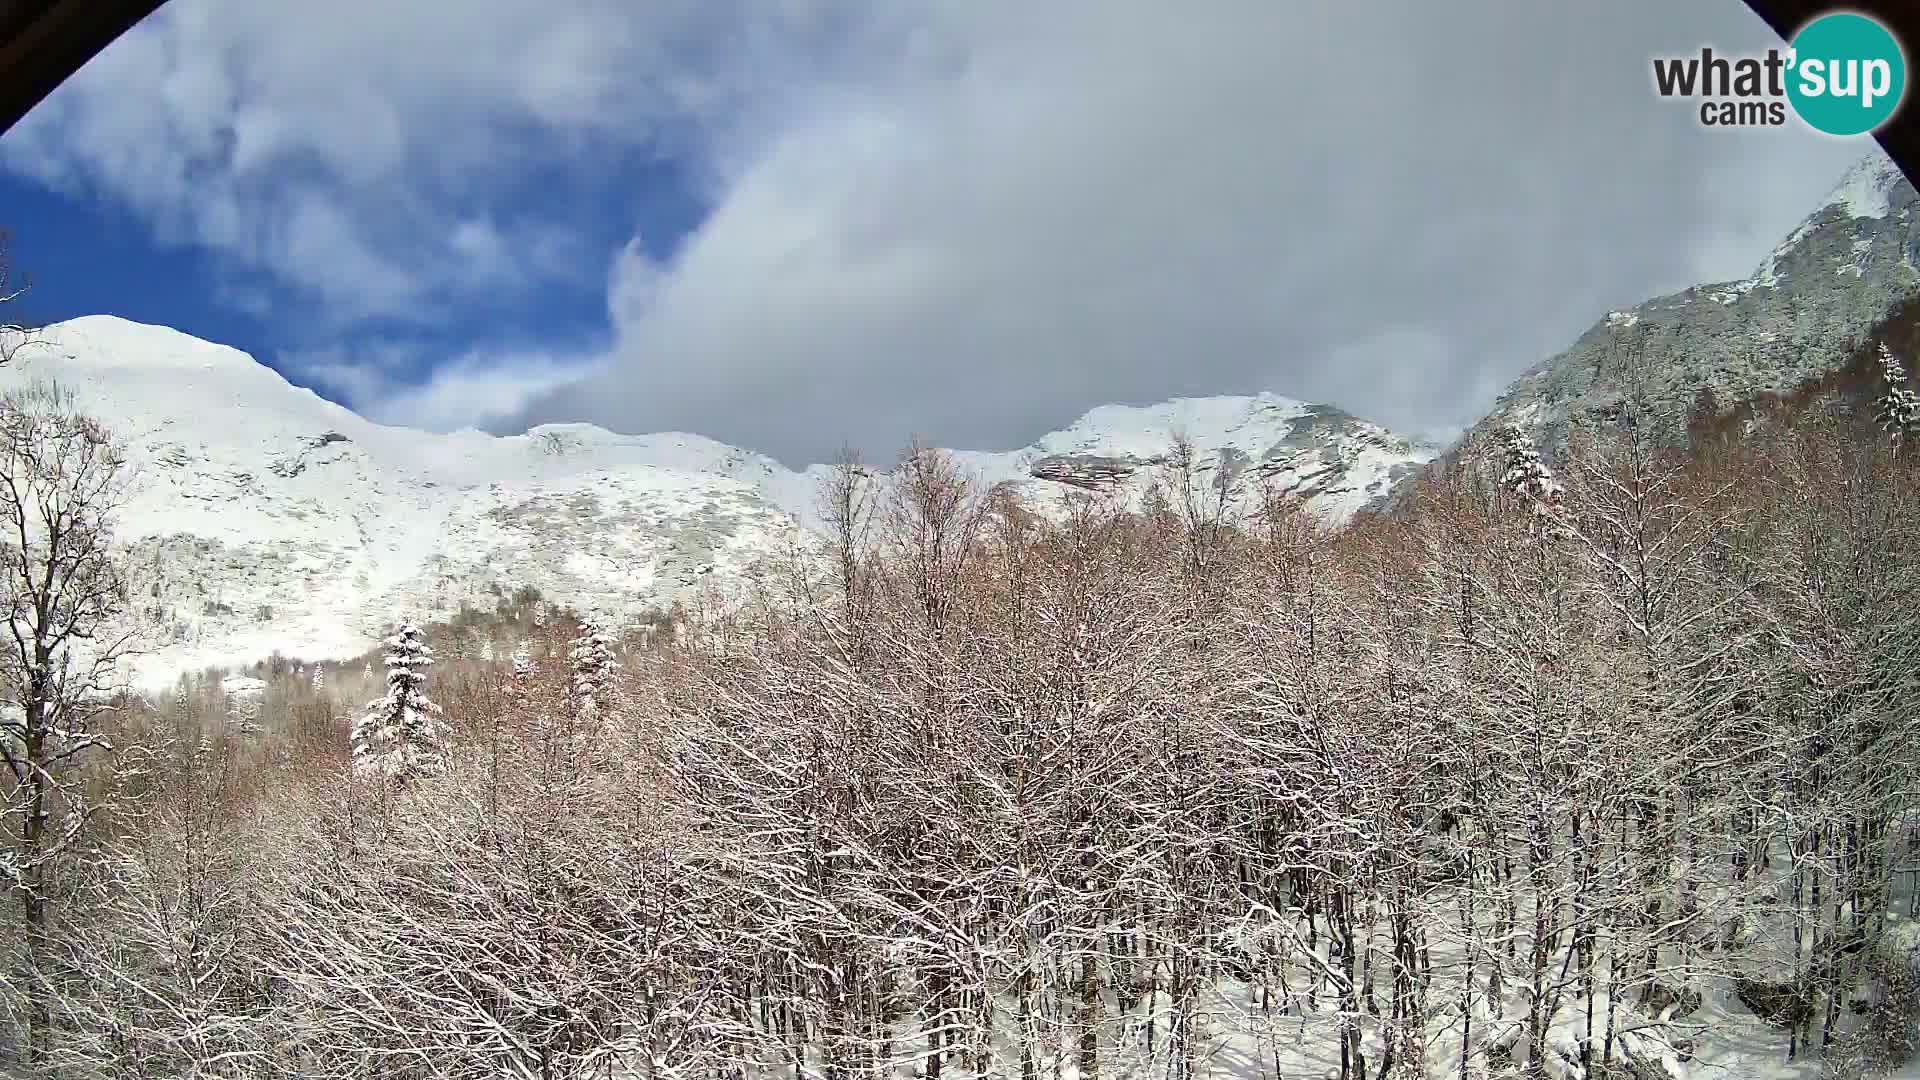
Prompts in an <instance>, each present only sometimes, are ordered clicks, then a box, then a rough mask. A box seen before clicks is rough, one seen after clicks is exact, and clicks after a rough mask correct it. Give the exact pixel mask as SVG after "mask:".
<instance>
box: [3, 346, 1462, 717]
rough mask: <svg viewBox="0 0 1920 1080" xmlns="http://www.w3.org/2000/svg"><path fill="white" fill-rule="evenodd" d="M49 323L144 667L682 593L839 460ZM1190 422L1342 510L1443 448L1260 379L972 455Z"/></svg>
mask: <svg viewBox="0 0 1920 1080" xmlns="http://www.w3.org/2000/svg"><path fill="white" fill-rule="evenodd" d="M40 339H41V340H40V342H39V343H37V344H35V345H34V346H31V347H29V348H27V349H25V350H22V351H21V353H20V354H19V355H18V357H17V358H16V359H15V361H14V363H13V364H12V365H10V366H9V367H7V368H4V369H0V389H4V388H7V387H12V386H18V385H21V384H24V383H28V382H32V381H39V380H45V379H53V380H55V381H57V382H59V383H60V384H61V385H62V386H64V387H66V388H67V389H69V390H70V391H72V392H73V394H74V395H75V397H76V398H77V399H78V401H79V403H80V404H81V406H82V407H83V408H84V409H86V410H87V411H88V412H90V413H92V414H93V415H95V416H97V417H99V418H100V419H101V420H103V421H104V422H106V423H107V424H108V425H109V426H110V427H111V428H112V430H113V431H114V432H115V433H116V434H117V435H118V436H120V437H121V438H122V439H124V440H125V441H126V442H127V444H128V448H129V451H130V455H131V457H132V459H133V462H134V466H135V469H136V479H135V483H134V488H133V495H132V498H131V501H130V503H129V505H128V506H127V507H126V509H125V510H124V512H123V513H122V515H121V526H120V539H121V540H122V541H123V542H125V543H127V544H128V545H129V547H130V548H131V550H132V552H133V555H134V557H135V558H136V559H137V560H138V566H139V569H138V572H137V573H136V575H135V577H136V582H137V584H138V587H139V590H140V591H139V593H138V595H137V601H138V604H139V607H140V610H139V612H138V613H137V614H138V619H139V623H140V628H141V634H142V637H143V639H144V641H145V644H146V646H147V648H148V650H149V651H148V652H147V654H146V655H145V656H143V657H142V658H141V659H140V660H139V661H138V662H137V663H136V665H134V668H133V671H132V672H131V674H134V675H135V676H136V677H137V678H138V679H139V681H141V682H143V683H153V682H156V681H164V680H166V679H170V678H171V677H172V675H173V674H174V673H177V672H179V671H183V670H192V669H196V668H199V667H202V666H208V665H228V664H239V663H250V662H252V661H254V660H256V659H260V658H262V657H265V656H267V655H268V654H269V653H271V652H273V651H275V650H278V651H280V652H283V653H285V654H288V655H290V656H304V657H310V658H322V657H340V656H348V655H353V654H356V653H358V652H359V651H361V650H362V649H364V648H366V647H368V646H370V645H371V644H372V643H373V642H374V641H375V640H377V638H378V637H379V636H380V635H381V634H382V633H384V632H385V631H386V630H387V629H388V628H389V627H390V626H391V624H392V622H393V621H395V620H396V619H397V618H399V617H400V616H401V615H403V614H404V615H406V616H407V617H410V618H415V619H424V618H432V617H437V616H444V615H448V614H451V613H452V612H454V611H457V610H458V609H459V608H460V607H461V606H462V605H463V604H467V605H471V606H474V607H478V608H481V609H483V610H491V608H492V607H493V606H494V603H495V601H496V599H497V598H498V597H499V596H501V595H504V594H506V593H509V592H511V591H513V590H514V589H516V588H519V587H521V586H527V585H531V586H533V587H535V588H538V589H539V590H540V591H541V592H542V593H543V594H544V595H546V596H547V597H549V598H551V599H553V600H555V601H557V602H561V603H565V604H568V605H571V606H574V607H577V608H579V609H581V610H583V611H587V612H593V613H597V614H601V615H605V616H611V617H614V618H623V617H630V616H633V615H637V614H639V613H641V612H644V611H647V610H649V609H656V610H657V609H664V608H666V607H668V606H669V605H671V604H672V603H673V601H674V600H676V599H686V598H689V597H691V596H694V595H696V594H698V593H700V592H702V591H703V590H704V589H705V587H706V586H708V585H710V584H711V585H717V586H720V587H721V588H722V589H724V588H725V587H726V586H727V585H728V584H730V583H735V582H738V581H739V580H740V578H741V576H742V574H743V572H744V571H746V570H747V569H748V568H749V567H750V566H751V565H752V564H753V563H754V562H755V561H756V560H758V559H761V558H763V557H765V556H767V555H769V554H773V553H776V552H780V551H784V550H786V549H787V548H788V546H789V544H790V543H791V542H792V541H793V540H794V539H795V538H796V537H801V536H804V534H805V531H806V530H809V529H811V528H813V527H815V525H816V523H817V515H816V503H815V500H816V493H817V492H818V490H819V484H820V482H821V481H822V480H823V479H824V478H825V476H826V473H827V469H826V467H825V466H815V467H813V468H810V469H806V470H801V471H797V472H796V471H793V470H790V469H787V468H785V467H783V466H782V465H780V464H779V463H778V462H775V461H773V460H772V459H770V458H767V457H765V456H762V455H759V454H755V453H752V452H750V451H746V450H742V449H739V448H737V447H732V446H727V445H725V444H722V443H718V442H715V441H713V440H711V439H707V438H703V437H701V436H698V435H689V434H682V433H665V434H655V435H618V434H614V433H613V432H609V431H606V430H604V429H602V428H598V427H593V426H590V425H575V424H555V425H546V426H542V427H539V428H535V429H533V430H532V431H529V432H527V433H526V434H524V435H517V436H512V437H504V438H503V437H496V436H492V435H487V434H484V433H481V432H477V431H461V432H456V433H452V434H445V435H441V434H430V433H427V432H422V431H415V430H410V429H405V428H395V427H385V426H381V425H378V424H374V423H372V422H370V421H368V420H365V419H363V418H362V417H360V416H358V415H356V414H354V413H353V412H351V411H350V410H348V409H345V408H343V407H341V406H339V405H337V404H334V403H333V402H330V401H327V400H325V399H323V398H321V397H319V396H318V395H316V394H314V393H313V392H312V391H309V390H306V389H302V388H299V387H295V386H293V385H291V384H289V383H288V382H287V381H286V380H285V379H283V378H282V377H281V376H280V375H279V374H278V373H276V372H275V371H273V370H272V369H271V368H268V367H266V366H264V365H262V364H260V363H258V362H256V361H255V360H254V359H253V358H252V357H250V356H248V355H246V354H245V353H242V352H239V351H237V350H235V349H231V348H227V347H225V346H221V345H214V344H210V343H208V342H204V341H201V340H198V339H196V338H193V337H190V336H188V335H186V334H182V333H179V332H177V331H174V330H170V329H166V328H164V327H156V326H146V325H141V324H137V323H132V322H127V321H125V320H121V319H117V318H112V317H106V316H96V317H89V318H83V319H76V320H73V321H71V322H67V323H62V324H59V325H56V326H53V327H50V328H48V329H47V330H45V331H44V332H42V334H41V335H40ZM1176 431H1181V432H1184V433H1186V434H1187V436H1188V437H1189V438H1190V439H1191V440H1192V441H1193V443H1194V445H1195V447H1196V449H1197V450H1199V451H1200V454H1199V457H1200V461H1199V464H1200V466H1201V468H1202V469H1203V470H1204V471H1205V472H1206V473H1208V474H1211V475H1212V476H1215V477H1218V476H1219V475H1221V470H1222V469H1223V468H1224V471H1225V475H1227V476H1229V477H1234V478H1237V479H1240V480H1245V479H1249V478H1253V477H1258V478H1261V479H1262V480H1263V481H1264V482H1266V483H1269V484H1273V485H1277V486H1279V487H1281V488H1284V489H1286V490H1289V491H1292V492H1294V493H1295V494H1296V495H1298V496H1299V497H1300V498H1301V499H1302V500H1303V501H1304V502H1305V504H1306V505H1307V506H1308V507H1309V509H1311V510H1313V511H1314V512H1316V513H1317V514H1319V515H1321V516H1322V517H1323V518H1324V519H1326V520H1328V521H1331V522H1337V521H1341V520H1344V519H1345V518H1346V517H1348V516H1349V515H1351V514H1352V513H1353V512H1354V511H1355V510H1356V509H1358V508H1359V507H1360V506H1362V505H1363V504H1365V503H1367V502H1369V501H1370V500H1372V499H1375V498H1377V497H1378V496H1379V495H1380V494H1381V493H1383V492H1385V491H1386V490H1387V489H1388V488H1389V486H1390V485H1391V484H1392V483H1393V482H1394V481H1395V480H1396V479H1397V478H1398V477H1399V476H1401V475H1403V474H1404V473H1406V472H1407V471H1409V470H1410V469H1413V468H1415V467H1417V466H1418V464H1419V463H1421V462H1424V461H1426V460H1428V459H1430V458H1431V457H1432V456H1433V455H1434V454H1435V453H1436V452H1437V451H1438V447H1435V446H1429V445H1425V444H1419V443H1413V442H1409V441H1408V440H1406V439H1402V438H1399V437H1396V436H1394V435H1392V434H1391V433H1389V432H1387V431H1385V430H1383V429H1381V428H1379V427H1377V426H1374V425H1372V424H1368V423H1365V422H1363V421H1360V420H1357V419H1355V418H1354V417H1351V416H1348V415H1347V414H1345V413H1342V412H1340V411H1339V410H1336V409H1332V408H1328V407H1326V406H1316V405H1308V404H1304V403H1301V402H1297V401H1292V400H1289V399H1286V398H1280V397H1274V396H1270V395H1261V396H1258V397H1250V398H1249V397H1239V398H1202V399H1182V400H1175V401H1168V402H1164V403H1161V404H1158V405H1153V406H1148V407H1129V406H1117V405H1109V406H1103V407H1101V408H1098V409H1095V410H1093V411H1092V412H1089V413H1088V414H1086V415H1085V416H1083V417H1081V418H1080V419H1079V420H1078V421H1077V422H1075V423H1074V424H1073V425H1071V426H1070V427H1068V428H1066V429H1065V430H1063V431H1059V432H1055V433H1053V434H1051V435H1048V436H1046V437H1044V438H1042V439H1040V440H1039V441H1038V442H1036V443H1034V444H1033V445H1032V446H1030V447H1026V448H1024V449H1021V450H1017V451H1011V452H1004V453H986V452H975V451H956V452H955V456H956V458H957V460H958V461H959V462H960V463H961V464H962V465H963V466H964V467H966V468H967V469H968V470H969V471H971V472H972V473H973V474H975V475H976V476H978V477H979V478H980V479H981V480H983V481H984V482H986V483H988V484H995V483H1002V482H1005V483H1011V484H1013V485H1015V486H1016V487H1018V488H1020V489H1022V490H1023V493H1024V494H1026V495H1028V496H1029V497H1031V498H1033V499H1035V500H1036V501H1037V502H1038V503H1040V504H1041V505H1043V506H1044V505H1049V504H1051V505H1060V503H1061V497H1062V496H1063V495H1064V494H1066V493H1068V492H1071V491H1075V490H1080V489H1085V488H1107V487H1117V488H1119V489H1120V493H1121V495H1122V496H1123V497H1125V498H1129V499H1134V500H1137V499H1138V498H1139V497H1140V496H1141V494H1143V493H1144V491H1145V490H1146V487H1147V483H1148V477H1149V476H1150V474H1151V473H1152V472H1153V469H1152V468H1151V466H1152V464H1153V463H1154V462H1155V461H1156V460H1157V459H1158V458H1159V457H1160V456H1161V455H1163V454H1164V453H1165V452H1166V450H1167V448H1168V446H1169V444H1170V442H1171V440H1172V437H1173V435H1174V433H1175V432H1176ZM879 479H880V482H884V480H885V478H884V476H882V477H880V478H879Z"/></svg>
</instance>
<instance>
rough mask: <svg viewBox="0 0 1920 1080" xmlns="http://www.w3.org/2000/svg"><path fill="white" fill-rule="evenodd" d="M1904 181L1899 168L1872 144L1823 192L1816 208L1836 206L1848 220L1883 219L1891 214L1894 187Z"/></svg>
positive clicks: (1878, 147) (1877, 145)
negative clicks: (1828, 189)
mask: <svg viewBox="0 0 1920 1080" xmlns="http://www.w3.org/2000/svg"><path fill="white" fill-rule="evenodd" d="M1905 179H1906V176H1905V175H1904V174H1903V173H1901V171H1900V166H1898V165H1895V164H1894V163H1893V159H1892V158H1890V157H1888V156H1887V153H1886V151H1884V150H1882V149H1880V146H1879V144H1877V143H1876V144H1875V145H1874V147H1873V149H1872V150H1871V151H1869V152H1868V153H1867V155H1866V156H1865V157H1862V158H1861V159H1860V160H1859V161H1856V162H1854V164H1853V167H1852V168H1849V169H1848V170H1847V172H1846V175H1844V176H1842V177H1841V178H1840V182H1839V183H1837V184H1835V185H1834V186H1833V190H1832V191H1830V192H1828V193H1827V197H1826V200H1825V201H1823V202H1822V203H1821V204H1820V209H1821V210H1825V209H1827V208H1828V207H1835V206H1837V207H1839V208H1841V210H1843V211H1844V212H1845V213H1846V215H1847V216H1848V217H1849V218H1883V217H1886V216H1887V215H1888V214H1890V213H1892V212H1893V191H1894V188H1896V187H1898V186H1899V184H1900V182H1901V181H1903V180H1905Z"/></svg>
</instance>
